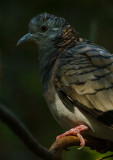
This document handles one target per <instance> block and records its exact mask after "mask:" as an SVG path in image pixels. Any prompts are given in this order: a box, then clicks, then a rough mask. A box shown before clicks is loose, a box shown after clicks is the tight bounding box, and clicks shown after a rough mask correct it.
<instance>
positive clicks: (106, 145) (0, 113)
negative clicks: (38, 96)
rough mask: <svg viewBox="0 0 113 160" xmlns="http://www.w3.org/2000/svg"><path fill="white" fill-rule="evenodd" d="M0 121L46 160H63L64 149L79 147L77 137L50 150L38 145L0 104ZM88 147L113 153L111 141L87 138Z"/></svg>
mask: <svg viewBox="0 0 113 160" xmlns="http://www.w3.org/2000/svg"><path fill="white" fill-rule="evenodd" d="M0 120H1V121H2V122H4V123H5V124H6V125H7V126H8V127H10V128H11V130H12V131H13V132H14V133H15V134H16V135H17V136H18V137H19V138H20V139H21V140H22V141H23V143H24V144H25V145H26V146H27V148H29V149H30V151H32V152H33V153H34V154H35V155H36V156H38V157H40V158H42V159H44V160H61V154H62V151H63V150H64V149H67V147H70V146H79V144H80V141H79V138H78V137H76V136H67V137H63V138H61V139H59V140H56V141H55V142H54V143H53V145H52V146H51V148H50V150H48V149H46V148H45V147H43V146H42V145H40V144H39V143H38V141H37V140H36V139H35V138H34V137H33V135H32V134H31V133H30V132H29V130H28V129H27V128H26V127H25V126H24V124H23V123H22V122H21V121H20V120H19V119H18V118H17V117H16V116H15V115H14V114H12V113H11V111H9V109H7V108H5V106H3V105H2V104H0ZM85 141H86V146H88V147H90V148H91V149H95V150H97V151H98V152H100V153H101V152H102V153H103V152H106V151H113V143H112V142H110V141H105V140H100V139H96V138H92V137H85Z"/></svg>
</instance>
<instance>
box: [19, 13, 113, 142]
mask: <svg viewBox="0 0 113 160" xmlns="http://www.w3.org/2000/svg"><path fill="white" fill-rule="evenodd" d="M26 40H34V41H35V42H36V43H37V45H38V50H39V70H40V77H41V84H42V88H43V94H44V96H45V99H46V101H47V103H48V106H49V108H50V110H51V112H52V114H53V116H54V117H55V119H56V120H57V121H58V122H59V123H60V124H61V125H62V126H64V127H67V128H71V127H75V126H77V125H82V124H83V125H87V126H88V127H89V130H88V131H87V132H86V134H88V135H92V136H94V137H98V138H102V139H108V140H111V141H113V56H112V54H111V53H110V52H108V51H107V50H106V49H104V48H102V47H100V46H98V45H96V44H93V43H91V42H89V41H87V40H85V39H82V38H80V37H79V36H78V33H77V32H76V31H75V29H74V28H73V27H72V26H71V25H69V24H68V23H67V21H66V20H65V19H63V18H59V17H55V16H53V15H50V14H47V13H43V14H39V15H37V16H36V17H34V18H33V19H32V20H31V22H30V25H29V34H27V35H26V36H24V37H23V38H22V39H20V41H19V42H18V44H20V43H21V42H23V41H26Z"/></svg>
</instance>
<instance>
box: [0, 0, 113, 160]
mask: <svg viewBox="0 0 113 160" xmlns="http://www.w3.org/2000/svg"><path fill="white" fill-rule="evenodd" d="M45 11H46V12H48V13H50V14H54V15H57V16H61V17H64V18H66V19H67V21H68V22H69V23H70V24H71V25H72V26H74V27H75V28H76V30H77V31H78V32H79V35H80V36H81V37H84V38H87V39H90V40H91V41H92V42H95V43H97V44H99V45H101V46H103V47H105V48H107V49H108V50H109V51H111V52H112V53H113V1H112V0H109V1H108V0H79V1H77V0H54V1H53V0H45V1H44V0H1V1H0V102H1V103H3V104H5V105H6V106H7V107H8V108H10V109H11V110H12V111H13V112H14V113H15V114H16V115H17V116H18V117H19V118H20V119H21V120H22V121H23V122H24V123H25V125H26V126H27V127H28V128H29V130H30V131H31V132H32V134H33V135H34V136H35V137H36V138H37V139H38V141H39V142H40V143H41V144H42V145H44V146H45V147H47V148H49V146H50V145H51V144H52V142H53V141H54V140H55V137H56V136H57V135H58V134H60V133H62V132H63V131H64V130H63V129H62V128H61V127H60V126H59V125H58V124H57V122H56V121H55V120H54V118H53V116H52V115H51V113H50V111H49V109H48V107H47V105H46V103H45V100H44V98H43V96H42V92H41V85H40V79H39V72H38V52H37V47H36V45H35V44H34V43H32V42H28V43H24V44H22V45H21V46H19V47H16V43H17V41H18V39H20V38H21V37H22V36H23V35H24V34H26V33H27V31H28V30H27V27H28V23H29V20H30V19H31V18H32V17H33V16H35V15H36V14H38V13H42V12H45ZM107 154H108V153H107ZM104 155H105V154H104ZM104 155H103V156H104ZM101 156H102V155H100V154H99V153H97V152H96V151H90V150H89V149H87V148H83V149H81V150H78V149H77V147H72V148H71V151H69V152H64V153H63V157H64V159H65V160H75V159H76V160H82V159H84V160H95V159H96V158H99V157H101ZM15 159H16V160H20V159H21V160H25V159H27V160H36V159H38V158H37V157H35V155H33V154H32V153H31V152H30V151H29V150H28V149H27V148H26V147H25V145H24V144H23V143H22V142H21V141H20V139H19V138H18V137H16V136H15V135H14V134H13V133H12V131H11V130H10V129H9V128H8V127H7V126H6V125H4V124H3V123H2V122H0V160H15Z"/></svg>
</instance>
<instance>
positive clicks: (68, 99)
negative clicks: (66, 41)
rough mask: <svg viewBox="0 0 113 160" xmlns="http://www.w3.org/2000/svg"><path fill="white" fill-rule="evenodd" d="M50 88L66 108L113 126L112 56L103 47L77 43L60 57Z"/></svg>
mask: <svg viewBox="0 0 113 160" xmlns="http://www.w3.org/2000/svg"><path fill="white" fill-rule="evenodd" d="M54 85H55V88H56V90H57V92H58V94H59V97H60V98H61V100H62V102H63V103H64V104H65V106H66V107H69V109H70V108H71V110H73V106H74V104H76V105H77V106H78V107H79V108H80V109H83V110H84V111H86V112H88V113H89V114H91V115H92V116H94V117H95V118H97V119H98V120H100V121H102V122H103V123H105V124H107V125H109V126H111V127H113V56H112V55H111V54H110V53H109V52H108V51H107V50H105V49H104V48H102V47H99V46H96V45H94V44H87V43H81V44H79V45H77V46H76V47H74V48H71V49H68V50H67V51H66V52H65V53H64V54H63V55H62V56H61V57H59V63H58V66H57V71H56V73H55V78H54Z"/></svg>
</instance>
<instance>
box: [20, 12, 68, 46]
mask: <svg viewBox="0 0 113 160" xmlns="http://www.w3.org/2000/svg"><path fill="white" fill-rule="evenodd" d="M66 24H67V22H66V21H65V19H64V18H60V17H56V16H54V15H51V14H47V13H46V12H45V13H42V14H38V15H37V16H35V17H34V18H32V19H31V21H30V23H29V33H28V34H26V35H25V36H23V37H22V38H21V39H20V40H19V41H18V43H17V45H19V44H21V43H23V42H25V41H28V40H33V41H35V42H36V43H37V44H38V46H40V45H41V46H43V45H45V44H46V43H47V42H48V41H54V40H55V38H56V37H57V36H58V35H59V34H60V33H61V30H62V28H63V27H64V26H65V25H66Z"/></svg>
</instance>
